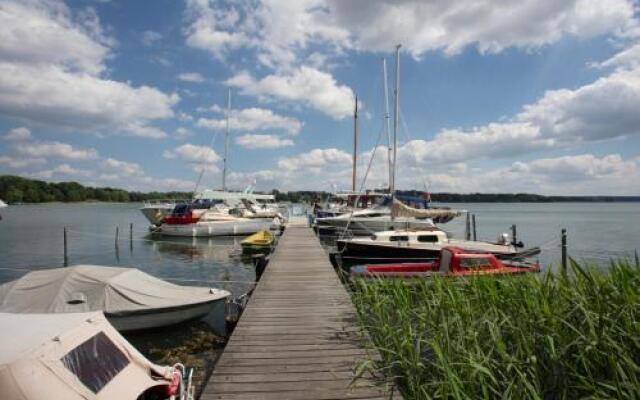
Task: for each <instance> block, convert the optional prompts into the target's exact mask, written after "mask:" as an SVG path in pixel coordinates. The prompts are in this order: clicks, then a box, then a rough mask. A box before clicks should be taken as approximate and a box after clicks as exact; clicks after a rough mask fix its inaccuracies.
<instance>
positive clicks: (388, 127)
mask: <svg viewBox="0 0 640 400" xmlns="http://www.w3.org/2000/svg"><path fill="white" fill-rule="evenodd" d="M382 77H383V80H384V82H383V84H384V130H385V131H386V134H387V157H388V162H389V188H391V181H392V180H393V176H392V174H393V172H392V170H393V154H392V153H393V147H392V145H391V115H390V114H389V85H388V82H387V59H386V58H383V59H382Z"/></svg>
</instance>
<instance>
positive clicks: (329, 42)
mask: <svg viewBox="0 0 640 400" xmlns="http://www.w3.org/2000/svg"><path fill="white" fill-rule="evenodd" d="M187 4H188V6H187V12H186V16H187V21H188V24H189V25H188V27H187V28H186V29H185V35H186V42H187V45H189V46H191V47H195V48H200V49H203V50H206V51H208V52H210V53H211V54H213V55H214V56H215V57H217V58H219V59H224V57H225V55H226V54H227V53H229V52H230V51H233V50H237V49H240V48H250V49H253V50H254V51H255V52H256V58H257V60H258V62H260V63H261V64H263V65H265V66H267V67H270V68H274V69H278V68H282V67H284V68H288V67H290V66H291V65H295V64H296V62H298V61H299V58H300V55H301V54H304V52H305V51H307V50H309V49H310V48H313V47H312V45H315V47H318V46H321V47H323V48H324V52H325V53H326V52H333V53H339V52H340V51H341V50H343V49H358V50H364V51H384V52H386V51H389V50H390V49H392V48H393V46H395V44H396V43H403V44H404V45H405V48H407V49H408V50H409V51H410V52H411V53H412V54H413V55H414V56H415V57H420V56H421V55H423V54H424V53H425V52H427V51H431V50H444V51H445V52H446V53H448V54H455V53H458V52H460V51H461V50H462V49H464V48H465V47H468V46H476V47H477V48H478V50H479V51H481V52H499V51H502V50H503V49H505V48H508V47H520V48H525V49H531V48H539V47H541V46H544V45H547V44H551V43H555V42H557V41H558V40H560V39H561V38H562V37H563V36H565V35H571V36H574V37H578V38H590V37H593V36H597V35H601V34H609V33H613V34H621V35H624V34H629V33H630V32H633V31H635V30H636V23H635V21H634V19H633V15H634V5H633V2H632V1H631V0H602V1H597V2H594V1H590V0H572V1H560V2H559V1H554V0H523V1H518V2H504V1H500V0H479V1H476V0H459V1H429V2H425V1H422V0H401V1H397V0H373V1H372V0H355V1H341V0H298V1H287V0H258V1H239V2H230V3H226V4H221V3H220V2H217V1H215V0H191V1H189V2H188V3H187Z"/></svg>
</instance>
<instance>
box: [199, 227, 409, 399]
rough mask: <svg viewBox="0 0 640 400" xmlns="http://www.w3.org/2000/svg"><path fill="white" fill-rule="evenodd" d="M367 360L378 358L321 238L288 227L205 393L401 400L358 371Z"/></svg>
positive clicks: (381, 383)
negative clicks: (358, 373) (320, 240)
mask: <svg viewBox="0 0 640 400" xmlns="http://www.w3.org/2000/svg"><path fill="white" fill-rule="evenodd" d="M369 359H374V360H378V359H380V356H379V354H378V353H377V352H376V351H375V350H373V349H371V347H370V346H368V340H367V337H366V335H364V334H363V333H362V331H361V328H360V327H359V325H358V319H357V313H356V310H355V307H354V306H353V304H352V302H351V298H350V296H349V294H348V293H347V291H346V290H345V288H344V286H343V285H342V283H341V282H340V279H339V277H338V275H337V274H336V273H335V271H334V270H333V267H332V266H331V263H330V262H329V258H328V256H327V255H326V254H325V251H324V250H323V249H322V247H321V245H320V243H319V241H318V239H317V238H316V237H315V235H314V234H313V231H312V230H311V229H310V228H307V227H303V226H299V225H298V226H288V227H287V230H286V231H285V233H284V234H283V236H282V237H281V238H280V241H279V243H278V247H277V248H276V251H275V252H274V253H273V255H272V257H271V259H270V261H269V264H268V265H267V268H266V270H265V272H264V274H263V276H262V279H261V280H260V282H259V283H258V285H257V286H256V289H255V291H254V293H253V295H252V296H251V299H250V300H249V304H248V305H247V308H246V310H245V312H244V313H243V315H242V317H241V318H240V321H239V322H238V324H237V326H236V329H235V331H234V333H233V335H232V336H231V338H230V339H229V342H228V343H227V346H226V348H225V351H224V352H223V354H222V355H221V356H220V359H219V360H218V363H217V365H216V367H215V370H214V372H213V374H212V376H211V378H210V379H209V381H208V382H207V384H206V386H205V388H204V390H203V393H202V396H201V399H202V400H213V399H227V400H236V399H238V400H239V399H242V400H252V399H267V400H268V399H292V400H293V399H305V400H332V399H391V398H393V399H401V398H402V397H401V396H400V394H399V393H398V392H397V390H394V388H393V386H392V385H390V384H389V383H388V382H384V381H380V378H377V379H376V378H374V377H372V376H371V375H369V374H364V375H362V376H360V377H357V378H356V377H355V375H354V374H355V370H356V368H357V366H358V365H359V363H361V362H363V361H366V360H369ZM376 375H377V374H376Z"/></svg>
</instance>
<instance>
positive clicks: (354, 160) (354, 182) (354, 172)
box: [351, 95, 358, 192]
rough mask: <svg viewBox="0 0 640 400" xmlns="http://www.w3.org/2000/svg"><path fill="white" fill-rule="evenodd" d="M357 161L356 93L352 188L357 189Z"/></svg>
mask: <svg viewBox="0 0 640 400" xmlns="http://www.w3.org/2000/svg"><path fill="white" fill-rule="evenodd" d="M357 161H358V95H356V105H355V110H354V112H353V176H352V178H351V190H352V191H353V192H355V191H356V177H357V171H356V168H357Z"/></svg>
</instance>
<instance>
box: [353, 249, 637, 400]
mask: <svg viewBox="0 0 640 400" xmlns="http://www.w3.org/2000/svg"><path fill="white" fill-rule="evenodd" d="M353 298H354V302H355V304H356V306H357V308H358V312H359V314H360V317H361V321H362V323H363V324H364V325H365V327H366V329H367V330H368V331H369V334H370V335H371V337H372V340H373V343H374V345H375V346H376V347H377V348H378V350H379V352H380V353H381V355H382V362H381V365H383V366H384V368H383V369H384V370H385V373H386V375H387V376H389V377H395V378H396V382H397V383H398V386H399V387H400V389H401V391H402V392H403V394H404V396H405V398H406V399H443V398H447V399H450V398H452V399H475V398H484V399H497V398H503V399H576V398H594V399H596V398H597V399H602V398H616V399H638V398H640V263H639V262H638V258H637V256H636V259H635V261H634V262H630V261H612V263H611V266H610V268H609V269H608V271H607V272H602V271H601V270H598V269H596V268H595V267H590V266H584V265H580V264H578V263H576V262H574V261H572V262H571V263H570V271H569V272H568V273H552V272H547V273H544V274H541V275H527V276H514V277H506V276H505V277H499V278H496V277H475V278H472V279H467V280H457V279H452V278H438V279H433V280H422V281H419V282H415V283H412V284H408V283H407V282H402V281H382V280H376V281H373V280H370V281H362V280H361V281H357V282H356V283H355V290H354V293H353Z"/></svg>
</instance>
